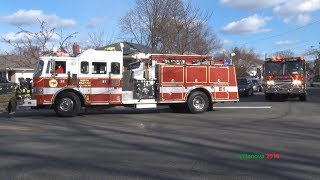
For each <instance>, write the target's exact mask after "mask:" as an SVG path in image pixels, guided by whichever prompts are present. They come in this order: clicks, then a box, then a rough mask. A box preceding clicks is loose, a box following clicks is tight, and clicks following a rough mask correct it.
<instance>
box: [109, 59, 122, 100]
mask: <svg viewBox="0 0 320 180" xmlns="http://www.w3.org/2000/svg"><path fill="white" fill-rule="evenodd" d="M110 69H111V71H110V72H109V80H108V94H109V95H108V102H109V103H110V104H120V103H121V99H122V85H121V84H122V83H121V79H122V73H121V72H122V71H121V64H120V63H119V62H111V66H110Z"/></svg>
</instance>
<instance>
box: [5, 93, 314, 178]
mask: <svg viewBox="0 0 320 180" xmlns="http://www.w3.org/2000/svg"><path fill="white" fill-rule="evenodd" d="M319 105H320V88H312V89H309V96H308V101H306V102H300V101H299V100H298V99H289V100H286V101H282V100H281V99H274V100H273V101H265V100H264V96H263V95H262V94H261V93H257V94H255V95H254V96H252V97H248V98H241V102H239V103H219V104H215V110H214V111H210V112H207V113H204V114H185V113H172V112H171V111H170V110H169V109H168V108H167V107H163V108H159V109H157V110H144V111H142V110H133V109H109V110H103V111H99V112H91V113H86V114H83V115H82V116H78V117H74V118H59V117H56V116H55V114H54V112H52V111H48V110H31V111H30V110H29V111H21V112H18V113H16V114H15V115H10V116H9V115H7V114H0V136H1V137H0V158H1V161H0V179H32V180H35V179H41V180H43V179H319V178H320V171H319V170H320V143H319V140H320V112H319ZM244 153H246V154H279V155H280V158H279V159H271V160H267V159H246V160H245V159H240V154H244Z"/></svg>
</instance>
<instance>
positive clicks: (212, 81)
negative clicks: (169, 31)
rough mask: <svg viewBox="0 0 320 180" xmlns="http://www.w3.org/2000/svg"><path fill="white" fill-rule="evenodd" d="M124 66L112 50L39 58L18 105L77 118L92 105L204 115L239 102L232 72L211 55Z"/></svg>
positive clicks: (148, 57)
mask: <svg viewBox="0 0 320 180" xmlns="http://www.w3.org/2000/svg"><path fill="white" fill-rule="evenodd" d="M127 61H128V59H124V56H123V52H122V51H115V50H113V51H107V50H93V49H88V50H86V51H84V52H83V53H81V54H79V55H77V56H69V55H68V54H61V53H55V56H53V55H48V56H42V57H41V58H40V60H39V62H38V65H37V67H36V70H35V73H34V78H33V94H32V97H33V98H32V99H24V100H23V101H21V102H20V106H34V107H36V108H52V109H54V110H55V112H56V113H57V114H58V115H60V116H75V115H77V114H79V113H80V111H81V109H82V108H86V107H93V106H108V107H113V106H129V107H135V108H156V107H157V106H158V105H170V108H172V109H173V110H178V109H186V110H188V111H189V112H191V113H202V112H205V111H207V110H209V109H212V107H213V106H212V104H213V103H216V102H225V101H234V102H236V101H239V96H238V88H237V81H236V73H235V67H234V66H233V65H226V64H224V63H223V62H220V61H213V59H212V57H210V56H201V55H172V54H145V55H143V56H140V57H139V56H133V57H132V58H131V61H133V62H132V63H126V62H127ZM58 67H59V70H57V68H58ZM56 70H57V71H56Z"/></svg>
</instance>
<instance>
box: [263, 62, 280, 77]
mask: <svg viewBox="0 0 320 180" xmlns="http://www.w3.org/2000/svg"><path fill="white" fill-rule="evenodd" d="M283 68H284V65H283V64H282V63H279V62H268V63H265V73H266V75H267V76H268V75H282V74H283Z"/></svg>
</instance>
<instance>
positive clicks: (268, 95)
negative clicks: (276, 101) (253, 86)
mask: <svg viewBox="0 0 320 180" xmlns="http://www.w3.org/2000/svg"><path fill="white" fill-rule="evenodd" d="M264 97H265V99H266V100H268V101H270V100H272V95H271V94H265V95H264Z"/></svg>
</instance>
